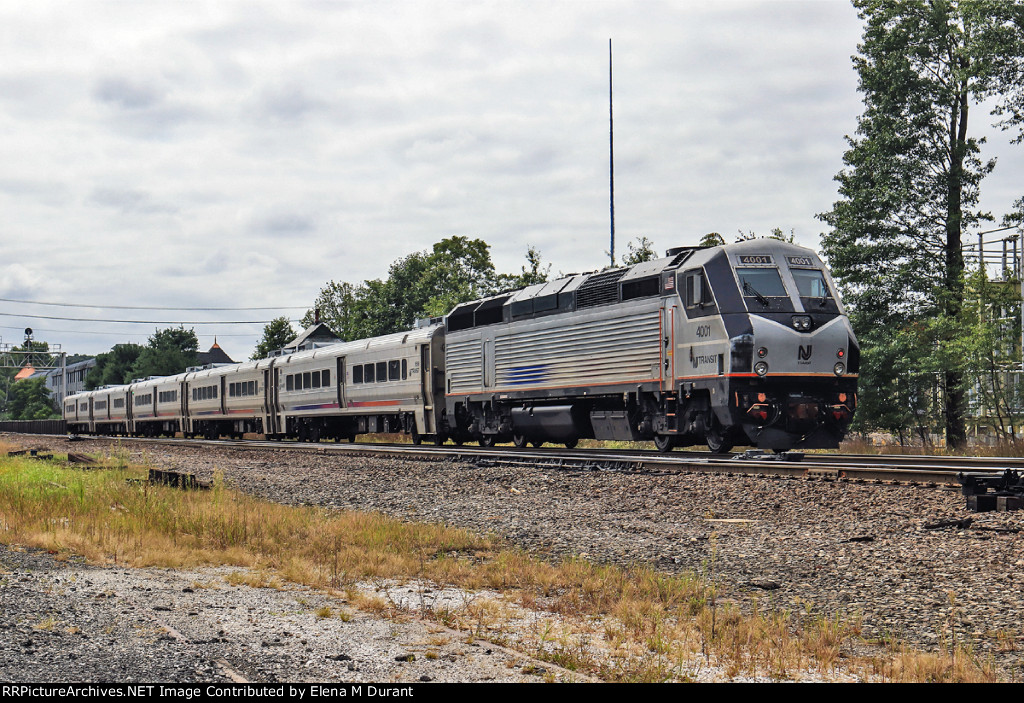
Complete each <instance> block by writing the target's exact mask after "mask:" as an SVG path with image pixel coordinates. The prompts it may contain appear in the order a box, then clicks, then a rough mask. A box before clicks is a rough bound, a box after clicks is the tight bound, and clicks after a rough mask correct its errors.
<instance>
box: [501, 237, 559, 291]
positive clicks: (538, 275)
mask: <svg viewBox="0 0 1024 703" xmlns="http://www.w3.org/2000/svg"><path fill="white" fill-rule="evenodd" d="M542 261H543V259H542V257H541V255H540V251H539V250H538V249H537V248H536V247H534V246H533V245H530V246H529V247H527V249H526V264H525V265H524V266H523V267H522V269H521V272H520V273H518V274H504V273H502V274H499V275H498V288H499V289H501V290H517V289H519V288H526V287H527V286H532V285H534V284H535V283H545V282H547V281H548V280H550V278H551V264H548V265H547V266H544V264H543V263H542Z"/></svg>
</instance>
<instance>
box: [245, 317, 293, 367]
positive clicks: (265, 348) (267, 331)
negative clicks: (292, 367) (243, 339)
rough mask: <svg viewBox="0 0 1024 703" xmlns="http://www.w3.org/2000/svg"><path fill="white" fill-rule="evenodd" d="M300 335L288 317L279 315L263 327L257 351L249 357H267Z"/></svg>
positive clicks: (254, 358)
mask: <svg viewBox="0 0 1024 703" xmlns="http://www.w3.org/2000/svg"><path fill="white" fill-rule="evenodd" d="M296 336H298V335H297V334H296V332H295V330H293V329H292V323H291V322H289V320H288V318H287V317H277V318H274V319H273V320H271V321H270V322H269V323H267V325H266V326H265V327H264V328H263V338H262V339H260V341H259V342H258V343H257V344H256V351H254V352H253V353H252V356H250V357H249V358H250V359H252V360H256V359H265V358H267V356H268V355H269V354H270V352H272V351H274V350H275V349H280V348H281V347H283V346H285V345H286V344H288V342H290V341H292V340H293V339H295V337H296Z"/></svg>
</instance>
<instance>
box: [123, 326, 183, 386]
mask: <svg viewBox="0 0 1024 703" xmlns="http://www.w3.org/2000/svg"><path fill="white" fill-rule="evenodd" d="M198 363H199V338H198V337H196V331H195V330H194V329H189V330H186V329H185V328H183V327H169V328H167V329H165V330H157V331H156V332H155V333H154V334H153V336H152V337H150V338H149V344H148V345H147V346H146V347H145V348H144V349H143V350H142V353H141V354H139V358H138V359H136V360H135V363H134V364H132V368H131V378H147V377H149V376H172V375H174V374H176V373H181V372H182V371H184V370H185V369H186V368H188V367H189V366H195V365H196V364H198ZM128 380H131V379H128Z"/></svg>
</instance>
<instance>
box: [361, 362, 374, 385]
mask: <svg viewBox="0 0 1024 703" xmlns="http://www.w3.org/2000/svg"><path fill="white" fill-rule="evenodd" d="M374 378H375V377H374V375H373V364H365V365H363V381H364V382H365V383H373V380H374Z"/></svg>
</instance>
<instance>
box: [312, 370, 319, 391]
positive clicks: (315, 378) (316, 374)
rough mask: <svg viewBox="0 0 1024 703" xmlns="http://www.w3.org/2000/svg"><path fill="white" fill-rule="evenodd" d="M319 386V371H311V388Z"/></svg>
mask: <svg viewBox="0 0 1024 703" xmlns="http://www.w3.org/2000/svg"><path fill="white" fill-rule="evenodd" d="M319 387H320V372H319V371H314V372H313V388H319Z"/></svg>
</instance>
